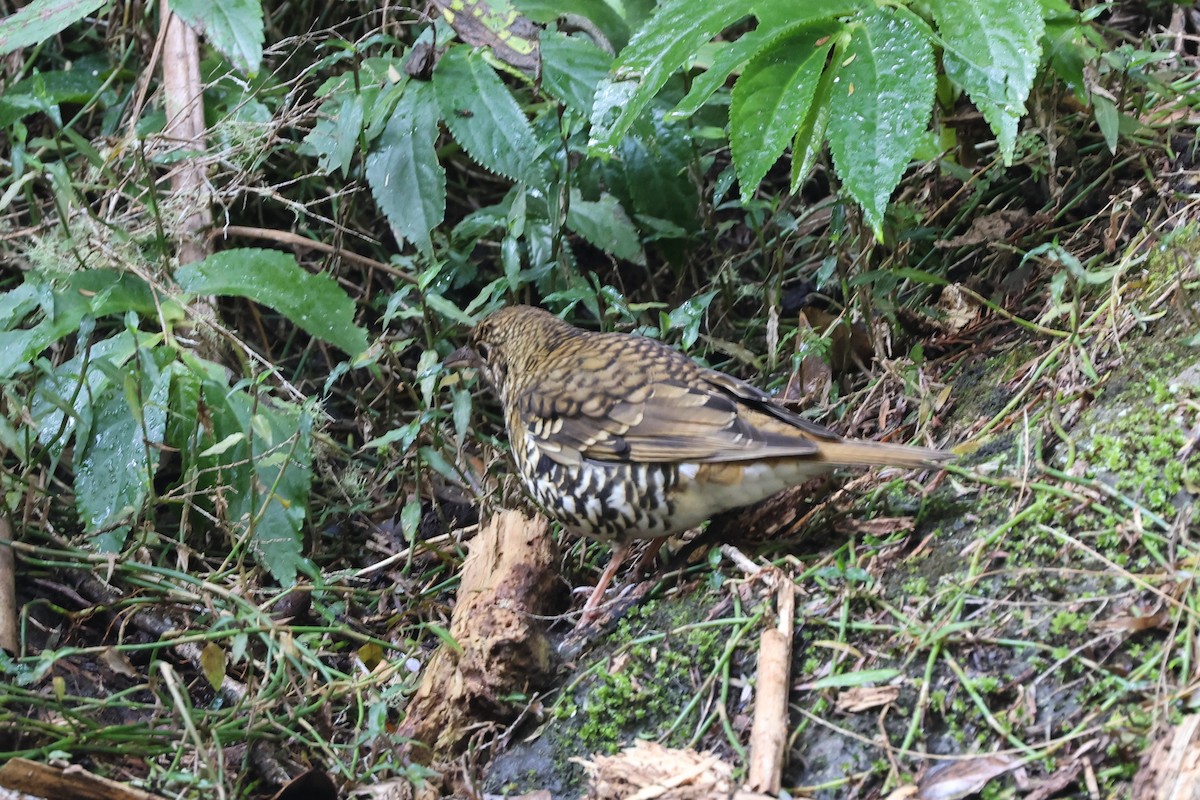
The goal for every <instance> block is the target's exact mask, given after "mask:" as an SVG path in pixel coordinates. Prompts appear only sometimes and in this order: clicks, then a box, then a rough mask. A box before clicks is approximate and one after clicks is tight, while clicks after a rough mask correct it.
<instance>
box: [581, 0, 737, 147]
mask: <svg viewBox="0 0 1200 800" xmlns="http://www.w3.org/2000/svg"><path fill="white" fill-rule="evenodd" d="M747 13H748V12H747V9H746V4H745V3H744V2H742V0H712V2H708V3H697V2H694V0H665V2H663V3H662V4H661V5H660V6H658V8H657V9H656V10H655V12H654V16H653V17H651V18H650V19H649V20H648V21H647V22H646V24H645V25H644V26H642V28H641V30H639V31H638V32H637V34H636V35H635V36H634V37H633V39H632V40H631V41H630V42H629V46H628V47H626V48H625V49H624V50H622V51H621V54H620V56H618V57H617V62H616V64H615V65H614V71H613V75H612V77H610V78H606V79H604V80H602V81H601V82H600V86H599V88H598V89H597V90H596V99H595V104H594V106H593V108H592V142H591V145H592V146H593V147H594V148H597V149H601V150H612V149H613V148H615V147H616V146H617V144H619V143H620V141H621V137H622V136H624V135H625V132H626V131H627V130H628V129H629V126H630V125H632V124H633V122H634V120H636V119H637V118H638V117H639V116H640V115H641V113H642V111H643V110H645V108H646V106H647V105H648V104H649V102H650V101H651V100H652V99H653V98H654V95H656V94H657V93H658V90H659V89H661V88H662V87H663V84H664V83H666V81H667V78H669V77H670V76H671V73H673V72H675V71H676V70H678V69H679V68H680V67H682V66H683V65H684V63H686V62H687V60H688V59H689V58H691V57H692V56H693V55H694V54H695V52H696V50H697V49H699V48H700V46H701V45H703V44H704V43H705V42H707V41H708V40H709V39H711V38H713V37H714V36H716V35H717V34H718V33H720V32H721V31H723V30H724V29H725V28H727V27H729V26H730V25H732V24H733V23H735V22H737V21H738V20H740V19H742V18H743V17H745V16H746V15H747Z"/></svg>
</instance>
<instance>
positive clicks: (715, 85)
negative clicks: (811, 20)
mask: <svg viewBox="0 0 1200 800" xmlns="http://www.w3.org/2000/svg"><path fill="white" fill-rule="evenodd" d="M772 35H773V32H772V31H769V30H767V29H765V28H763V27H761V26H760V27H758V28H756V29H755V30H752V31H749V32H747V33H744V34H742V35H741V36H740V37H738V38H737V39H735V40H734V41H732V42H721V43H720V45H719V48H718V50H717V52H716V55H715V56H713V59H712V64H710V65H709V67H708V69H706V70H704V71H703V72H701V73H700V74H699V75H697V76H696V77H695V78H694V79H693V80H692V86H691V88H690V89H688V93H687V95H685V96H684V98H683V99H682V100H680V101H679V103H678V104H677V105H676V106H675V107H674V108H673V109H671V111H670V113H668V114H667V119H668V120H677V119H684V118H685V117H690V116H691V115H692V114H695V113H696V112H697V111H699V110H700V107H701V106H703V105H704V104H705V103H706V102H708V98H710V97H712V96H713V94H715V93H716V91H717V90H718V89H720V88H721V87H722V86H724V85H725V81H726V80H728V79H729V76H730V75H731V74H733V72H734V71H735V70H738V69H741V67H742V65H743V64H745V63H746V62H747V61H749V60H750V57H751V56H753V55H754V54H755V53H757V52H758V51H759V49H760V48H761V47H762V46H763V45H764V44H765V43H766V42H768V41H770V39H771V36H772ZM714 46H716V43H714Z"/></svg>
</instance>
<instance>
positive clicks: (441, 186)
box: [367, 81, 446, 256]
mask: <svg viewBox="0 0 1200 800" xmlns="http://www.w3.org/2000/svg"><path fill="white" fill-rule="evenodd" d="M437 136H438V110H437V103H436V100H435V98H434V96H433V87H432V86H431V85H430V84H429V83H426V82H422V81H409V82H408V83H407V84H406V85H405V87H404V94H402V95H401V97H400V102H398V103H397V104H396V108H395V110H394V111H393V112H392V116H391V118H390V119H389V120H388V123H387V127H386V128H384V130H383V134H382V135H381V136H380V137H379V141H378V142H377V143H376V145H375V149H374V150H373V151H372V152H371V153H370V155H368V156H367V182H368V183H369V184H370V185H371V194H372V195H374V197H375V202H376V203H378V204H379V208H380V209H381V210H382V211H383V213H384V216H386V217H387V220H388V224H390V225H391V227H392V234H393V235H394V236H395V237H396V238H397V239H399V240H401V241H408V242H411V243H412V244H414V245H415V246H416V247H417V249H418V250H420V251H421V252H422V253H424V254H425V255H427V256H428V255H432V253H433V242H432V241H431V240H430V238H429V233H430V231H432V230H433V229H434V228H435V227H437V226H438V225H439V224H441V222H442V220H443V219H444V218H445V216H446V171H445V170H444V169H442V165H441V164H439V163H438V158H437V151H436V150H434V146H433V145H434V142H435V141H436V139H437Z"/></svg>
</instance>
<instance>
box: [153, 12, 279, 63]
mask: <svg viewBox="0 0 1200 800" xmlns="http://www.w3.org/2000/svg"><path fill="white" fill-rule="evenodd" d="M168 5H169V6H170V8H171V10H172V11H174V12H175V13H176V14H178V15H179V16H180V17H182V18H183V20H184V21H185V22H187V24H189V25H191V26H192V27H193V28H195V29H196V30H197V31H199V32H200V33H202V34H203V35H204V36H205V38H207V39H208V42H209V44H211V45H212V46H213V47H215V48H216V49H217V50H218V51H220V53H221V55H223V56H225V57H226V58H227V59H229V60H230V61H231V62H233V64H234V66H236V67H237V68H238V69H240V70H241V71H242V72H244V73H246V74H247V75H254V74H256V73H257V72H258V68H259V66H261V65H262V57H263V10H262V3H261V2H259V0H168Z"/></svg>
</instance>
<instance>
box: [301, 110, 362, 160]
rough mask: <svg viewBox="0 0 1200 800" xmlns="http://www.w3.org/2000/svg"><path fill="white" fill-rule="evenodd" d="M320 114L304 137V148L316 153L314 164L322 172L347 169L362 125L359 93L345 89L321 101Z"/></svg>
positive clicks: (356, 145)
mask: <svg viewBox="0 0 1200 800" xmlns="http://www.w3.org/2000/svg"><path fill="white" fill-rule="evenodd" d="M321 112H322V114H323V115H324V116H322V117H321V118H320V119H318V120H317V124H316V125H314V126H313V129H312V130H311V131H309V133H308V136H306V137H305V138H304V144H305V145H306V150H307V151H312V152H315V153H316V154H317V164H318V165H319V166H320V167H321V169H322V170H324V171H325V172H336V171H337V170H339V169H340V170H342V172H343V173H345V172H347V168H348V167H349V166H350V160H351V159H352V158H354V151H355V150H356V149H357V148H358V138H359V134H361V133H362V124H363V96H362V95H361V94H359V93H357V92H346V93H343V94H339V95H337V96H335V97H334V98H333V99H332V100H326V101H325V102H324V103H322V104H321Z"/></svg>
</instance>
